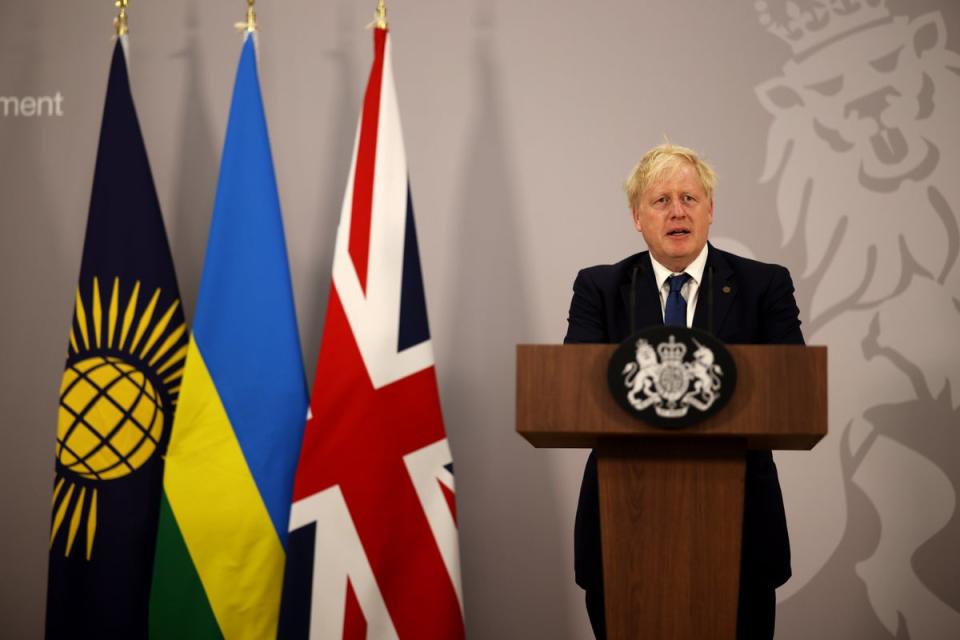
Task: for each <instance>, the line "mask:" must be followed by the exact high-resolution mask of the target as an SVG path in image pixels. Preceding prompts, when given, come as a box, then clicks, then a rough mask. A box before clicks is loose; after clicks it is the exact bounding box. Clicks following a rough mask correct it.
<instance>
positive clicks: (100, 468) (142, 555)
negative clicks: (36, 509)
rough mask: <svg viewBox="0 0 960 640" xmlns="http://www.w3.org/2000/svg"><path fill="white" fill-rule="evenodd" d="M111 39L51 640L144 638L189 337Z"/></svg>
mask: <svg viewBox="0 0 960 640" xmlns="http://www.w3.org/2000/svg"><path fill="white" fill-rule="evenodd" d="M126 40H127V38H126V36H123V37H120V38H118V39H117V42H116V45H115V46H114V49H113V60H112V62H111V65H110V77H109V81H108V83H107V95H106V99H105V101H104V106H103V120H102V124H101V127H100V142H99V146H98V148H97V160H96V168H95V170H94V176H93V188H92V192H91V196H90V208H89V214H88V217H87V230H86V237H85V238H84V244H83V257H82V259H81V263H80V278H79V282H78V283H77V289H76V292H75V295H74V312H73V320H72V322H71V327H70V335H69V342H68V347H67V361H66V365H65V367H64V372H63V378H62V383H61V386H60V408H59V413H58V419H57V443H56V476H55V479H54V487H53V505H52V516H51V528H50V562H49V573H48V581H47V611H46V636H47V638H65V637H69V638H142V637H144V636H145V635H146V633H147V612H148V604H149V598H150V583H151V573H152V571H153V557H154V541H155V539H156V532H157V506H158V503H159V499H160V483H161V478H162V455H163V452H164V449H165V448H166V446H167V442H168V440H169V438H170V430H171V426H172V424H173V417H174V407H175V406H176V404H177V395H178V391H179V389H180V379H181V376H182V373H183V367H184V356H185V355H186V351H187V332H186V326H185V325H184V318H183V310H182V308H181V306H180V293H179V290H178V288H177V279H176V275H175V273H174V268H173V259H172V258H171V256H170V247H169V245H168V244H167V234H166V230H165V228H164V224H163V218H162V216H161V215H160V203H159V202H158V200H157V193H156V190H155V188H154V184H153V177H152V174H151V172H150V164H149V162H148V160H147V152H146V148H145V147H144V143H143V136H142V135H141V132H140V124H139V122H138V120H137V113H136V109H135V108H134V103H133V97H132V95H131V92H130V81H129V77H128V75H127V62H126V46H127V42H126Z"/></svg>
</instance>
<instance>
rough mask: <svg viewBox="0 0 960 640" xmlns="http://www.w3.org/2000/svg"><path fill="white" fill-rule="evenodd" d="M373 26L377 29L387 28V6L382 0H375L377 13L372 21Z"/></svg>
mask: <svg viewBox="0 0 960 640" xmlns="http://www.w3.org/2000/svg"><path fill="white" fill-rule="evenodd" d="M373 26H374V27H375V28H377V29H386V28H387V6H386V5H385V4H384V1H383V0H377V13H376V17H375V18H374V20H373Z"/></svg>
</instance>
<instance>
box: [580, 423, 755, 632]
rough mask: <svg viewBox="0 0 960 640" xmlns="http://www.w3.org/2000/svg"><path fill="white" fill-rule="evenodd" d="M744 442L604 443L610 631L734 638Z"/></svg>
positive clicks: (602, 477)
mask: <svg viewBox="0 0 960 640" xmlns="http://www.w3.org/2000/svg"><path fill="white" fill-rule="evenodd" d="M745 445H746V443H745V442H744V441H740V442H739V443H737V441H728V442H726V443H723V444H720V445H717V444H714V443H706V442H699V443H690V442H684V441H666V440H663V441H658V442H656V443H653V444H643V445H640V444H637V443H635V442H634V443H621V444H619V445H618V444H616V443H610V444H609V445H607V446H604V447H603V448H601V449H599V450H598V461H597V462H598V465H599V466H598V471H599V474H600V515H601V521H602V523H603V524H602V527H601V529H602V532H603V534H602V535H603V545H602V547H603V566H604V593H605V594H606V619H607V637H608V638H610V639H611V640H614V639H633V638H658V639H659V638H664V639H665V638H676V639H691V640H693V639H698V640H699V639H709V638H718V639H721V638H722V639H728V640H733V638H734V636H735V634H736V626H737V617H736V616H737V591H738V588H739V579H740V538H741V533H740V532H741V525H742V521H743V484H744V473H745V463H744V459H745V458H744V453H745V451H746V448H745Z"/></svg>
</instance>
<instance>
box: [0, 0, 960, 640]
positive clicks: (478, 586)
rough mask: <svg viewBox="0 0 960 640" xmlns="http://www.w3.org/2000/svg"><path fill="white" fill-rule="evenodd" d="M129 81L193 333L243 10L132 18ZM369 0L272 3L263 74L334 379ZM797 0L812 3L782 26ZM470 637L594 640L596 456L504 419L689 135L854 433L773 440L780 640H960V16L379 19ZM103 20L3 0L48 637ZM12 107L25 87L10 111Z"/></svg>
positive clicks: (784, 12) (27, 423)
mask: <svg viewBox="0 0 960 640" xmlns="http://www.w3.org/2000/svg"><path fill="white" fill-rule="evenodd" d="M131 4H132V6H131V9H130V14H131V49H130V60H131V73H132V78H133V90H134V97H135V100H136V102H137V106H138V110H139V115H140V121H141V125H142V127H143V130H144V137H145V139H146V143H147V148H148V151H149V154H150V159H151V163H152V167H153V172H154V178H155V180H156V184H157V189H158V191H159V196H160V201H161V205H162V208H163V212H164V217H165V219H166V222H167V230H168V234H169V236H170V240H171V244H172V247H173V251H174V257H175V260H176V264H177V269H178V275H179V280H180V287H181V291H182V292H183V298H184V301H185V308H186V311H187V315H188V319H189V318H190V317H191V314H192V311H193V303H194V300H195V297H196V291H197V283H198V279H199V274H200V269H201V265H202V260H203V251H204V246H205V242H206V236H207V227H208V224H209V219H210V212H211V205H212V199H213V193H214V187H215V179H216V174H217V169H218V162H219V154H220V147H221V144H222V142H223V132H224V128H225V125H226V114H227V107H228V103H229V99H230V89H231V84H232V80H233V74H234V71H235V67H236V61H237V56H238V54H239V49H240V41H241V39H240V36H239V35H238V34H236V33H235V32H234V31H233V29H232V26H231V25H232V24H233V22H235V21H237V20H239V19H240V18H241V17H242V13H243V7H244V3H242V2H240V1H239V0H237V1H234V2H225V1H223V0H221V1H219V2H199V1H198V0H194V1H189V0H171V1H169V2H162V3H161V2H153V3H147V2H142V1H141V2H138V1H136V0H135V1H134V2H133V3H131ZM374 5H375V2H373V0H370V1H368V2H356V1H354V0H329V1H328V2H323V3H319V2H305V1H302V0H286V1H284V2H283V3H280V2H268V1H266V0H261V2H260V3H258V6H257V9H258V14H259V17H260V23H261V27H262V32H261V37H260V54H261V81H262V85H263V92H264V99H265V103H266V109H267V116H268V120H269V124H270V132H271V137H272V143H273V152H274V159H275V164H276V171H277V176H278V180H279V187H280V195H281V200H282V204H283V213H284V218H285V224H286V232H287V238H288V245H289V250H290V256H291V262H292V264H291V266H292V271H293V275H294V284H295V289H296V295H297V308H298V313H299V323H300V331H301V335H302V338H303V347H304V355H305V358H306V361H307V362H308V363H309V364H308V368H309V369H311V370H312V363H313V362H314V360H315V357H316V352H317V349H318V345H319V340H320V336H321V332H322V322H323V317H324V310H325V305H326V296H327V291H328V287H329V279H330V264H331V259H332V248H333V242H334V231H335V225H336V221H337V217H338V215H339V208H340V200H341V197H342V192H343V188H344V184H345V180H346V172H347V168H348V165H349V161H350V152H351V146H352V141H353V135H354V130H355V124H356V118H357V115H358V110H359V106H360V99H361V94H362V90H363V86H364V84H365V81H366V74H367V72H368V69H369V63H370V57H371V43H370V34H369V33H368V32H367V31H364V30H363V25H365V24H366V23H367V22H369V20H370V18H371V15H372V10H373V7H374ZM791 7H793V8H791ZM388 9H389V11H390V19H391V27H392V32H393V42H394V66H395V75H396V82H397V87H398V93H399V99H400V108H401V115H402V118H403V124H404V127H405V131H404V134H405V138H406V146H407V153H408V160H409V167H410V173H411V183H412V188H413V195H414V201H415V204H416V209H417V216H418V231H419V234H420V246H421V258H422V261H423V269H424V278H425V281H426V288H427V301H428V306H429V311H430V319H431V328H432V333H433V337H434V340H435V343H434V349H435V353H436V356H437V370H438V374H439V380H440V388H441V394H442V398H443V404H444V411H445V416H446V422H447V430H448V434H449V439H450V443H451V447H452V449H453V455H454V459H455V461H456V471H457V491H458V511H459V526H460V541H461V555H462V567H463V589H464V597H465V607H466V618H467V629H468V635H469V637H471V638H491V639H492V638H583V637H587V635H588V628H589V627H588V625H587V621H586V616H585V614H584V612H583V607H582V600H581V593H580V591H579V590H578V589H577V588H576V587H575V586H574V585H573V581H572V580H573V578H572V557H571V549H572V521H573V513H574V509H575V504H576V494H577V488H578V485H579V476H580V470H581V464H582V461H583V459H584V452H580V451H567V452H551V451H537V450H534V449H532V448H531V447H529V446H528V445H527V444H526V443H525V442H523V441H522V440H521V439H520V438H519V437H518V436H516V435H515V434H514V432H513V418H514V415H513V406H514V397H513V366H514V361H513V353H514V344H516V343H518V342H559V341H560V340H561V338H562V337H563V334H564V331H565V319H566V311H567V305H568V303H569V296H570V284H571V282H572V280H573V276H574V275H575V273H576V271H577V269H578V268H580V267H582V266H586V265H588V264H595V263H599V262H611V261H615V260H618V259H620V258H622V257H624V256H625V255H627V254H629V253H632V252H634V251H638V250H640V249H641V248H642V240H641V239H640V237H639V236H638V235H637V234H636V233H634V232H633V231H632V227H631V225H630V220H629V216H628V214H627V210H626V207H625V204H624V198H623V196H622V193H621V190H620V181H621V179H622V177H623V176H624V175H625V173H626V172H627V171H628V170H629V168H630V167H631V166H632V164H633V163H634V162H635V161H636V159H637V158H638V156H639V155H640V154H641V153H642V152H643V151H644V150H645V149H646V148H648V147H649V146H651V145H653V144H656V143H657V142H659V141H661V140H662V138H663V136H664V135H665V134H666V135H668V136H669V137H670V138H671V139H672V140H674V141H676V142H679V143H682V144H687V145H690V146H694V147H696V148H698V149H700V150H701V151H703V152H704V153H705V154H706V155H707V156H708V158H709V159H710V160H711V161H712V162H713V163H714V164H715V165H716V167H717V168H718V171H719V173H720V180H721V182H720V187H719V191H718V193H717V195H716V222H715V225H714V229H713V237H714V239H715V242H716V243H717V244H718V245H720V246H722V247H725V248H729V249H732V250H735V251H739V252H741V253H745V254H748V255H753V256H755V257H758V258H760V259H764V260H776V261H778V262H782V263H785V264H787V265H788V266H789V267H790V268H791V270H792V272H793V274H794V278H795V281H796V284H797V288H798V299H799V301H800V303H801V307H802V313H803V319H804V322H805V325H804V328H805V333H806V336H807V340H808V342H810V343H815V344H827V345H829V347H830V392H831V403H830V427H831V434H830V436H829V437H828V438H827V439H826V440H825V441H823V442H822V443H821V444H820V445H818V446H817V448H816V449H815V450H814V451H813V452H812V453H803V454H789V455H781V454H778V459H779V461H780V468H781V475H782V482H783V485H784V491H785V495H786V500H787V510H788V520H789V525H790V531H791V536H792V542H793V553H794V574H795V575H794V578H793V579H792V580H791V581H790V582H789V583H788V584H787V585H786V586H785V587H784V588H782V589H781V590H780V592H779V600H780V605H779V624H778V637H779V638H788V639H790V638H796V639H800V638H810V637H819V638H838V639H839V638H886V637H889V638H908V637H909V638H955V637H958V636H960V562H958V561H957V557H958V552H960V517H958V515H957V509H956V502H957V492H958V490H960V420H958V413H957V407H958V404H960V402H958V398H957V395H958V390H960V387H958V385H960V340H958V339H957V329H958V328H960V302H958V298H960V265H958V264H957V261H958V254H960V231H958V229H960V223H958V214H960V181H958V180H957V176H958V174H960V128H958V126H957V114H958V113H960V53H958V52H960V41H958V39H960V5H958V3H956V2H954V1H952V0H941V1H936V0H915V1H913V2H907V1H906V0H887V1H886V2H884V1H883V0H808V1H807V2H800V1H799V0H798V1H797V3H796V4H793V3H787V4H781V3H780V2H775V1H774V0H767V2H762V1H758V2H753V1H750V0H741V1H737V2H724V3H720V2H711V3H704V2H696V1H694V0H672V1H671V2H665V1H656V2H654V1H649V2H630V1H628V0H598V1H595V2H591V3H584V2H574V1H573V0H551V1H550V2H547V1H545V0H530V1H527V2H489V1H480V0H477V1H475V2H440V1H439V0H419V1H418V2H409V1H407V2H405V1H403V0H393V1H392V2H389V3H388ZM113 11H114V10H113V8H112V6H111V3H110V2H107V1H102V2H98V3H91V2H84V3H77V2H46V3H13V2H6V1H5V2H3V3H2V4H0V51H2V53H0V96H3V97H5V98H16V99H17V100H21V99H22V98H24V97H44V96H50V97H54V96H56V95H58V94H59V95H60V96H61V100H60V103H59V104H60V114H57V113H52V114H50V113H46V112H45V113H44V114H42V115H33V116H27V115H23V114H22V113H21V114H20V115H16V114H14V113H13V112H12V110H11V109H12V108H10V107H8V106H6V105H10V104H12V102H11V101H9V100H8V101H4V102H3V103H2V105H0V106H2V107H3V108H4V109H6V110H5V111H4V112H3V114H2V115H0V158H2V170H0V194H2V195H0V202H2V216H0V225H2V227H0V230H2V232H0V273H2V274H3V275H2V281H0V282H2V284H0V299H2V300H3V302H4V304H3V312H2V314H0V336H2V338H0V340H2V353H3V359H2V362H3V366H2V367H0V416H2V432H0V433H2V435H3V443H4V446H2V447H0V496H2V504H3V510H2V511H3V515H2V518H0V522H2V524H0V566H2V567H3V572H4V580H3V581H2V584H0V619H2V620H3V621H4V629H5V630H4V633H3V635H5V636H6V635H8V634H9V637H38V636H40V635H41V633H42V620H43V608H44V593H45V591H44V589H45V581H46V553H47V540H48V527H49V512H48V511H49V501H50V492H51V480H52V477H53V474H52V470H53V442H54V431H55V416H56V406H57V390H58V386H59V381H60V375H61V370H62V364H63V359H64V355H65V346H66V339H67V329H68V324H69V319H70V313H71V309H72V292H73V290H74V287H75V283H76V277H77V272H78V269H79V259H80V250H81V243H82V236H83V229H84V224H85V221H86V209H87V204H88V199H89V191H90V185H91V179H92V173H93V161H94V156H95V151H96V141H97V131H98V127H99V121H100V111H101V108H102V101H103V95H104V88H105V83H106V73H107V67H108V63H109V55H110V50H111V43H110V39H109V36H110V34H111V29H110V21H111V18H112V15H113ZM18 104H21V103H18Z"/></svg>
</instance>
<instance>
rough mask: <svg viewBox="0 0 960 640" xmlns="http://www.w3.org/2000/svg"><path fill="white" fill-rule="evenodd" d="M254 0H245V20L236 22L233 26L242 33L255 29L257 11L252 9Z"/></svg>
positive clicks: (251, 31)
mask: <svg viewBox="0 0 960 640" xmlns="http://www.w3.org/2000/svg"><path fill="white" fill-rule="evenodd" d="M254 1H255V0H247V19H246V21H245V22H237V23H235V24H234V25H233V26H234V27H236V28H237V30H238V31H242V32H244V33H253V32H255V31H256V30H257V12H256V11H254V10H253V3H254Z"/></svg>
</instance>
